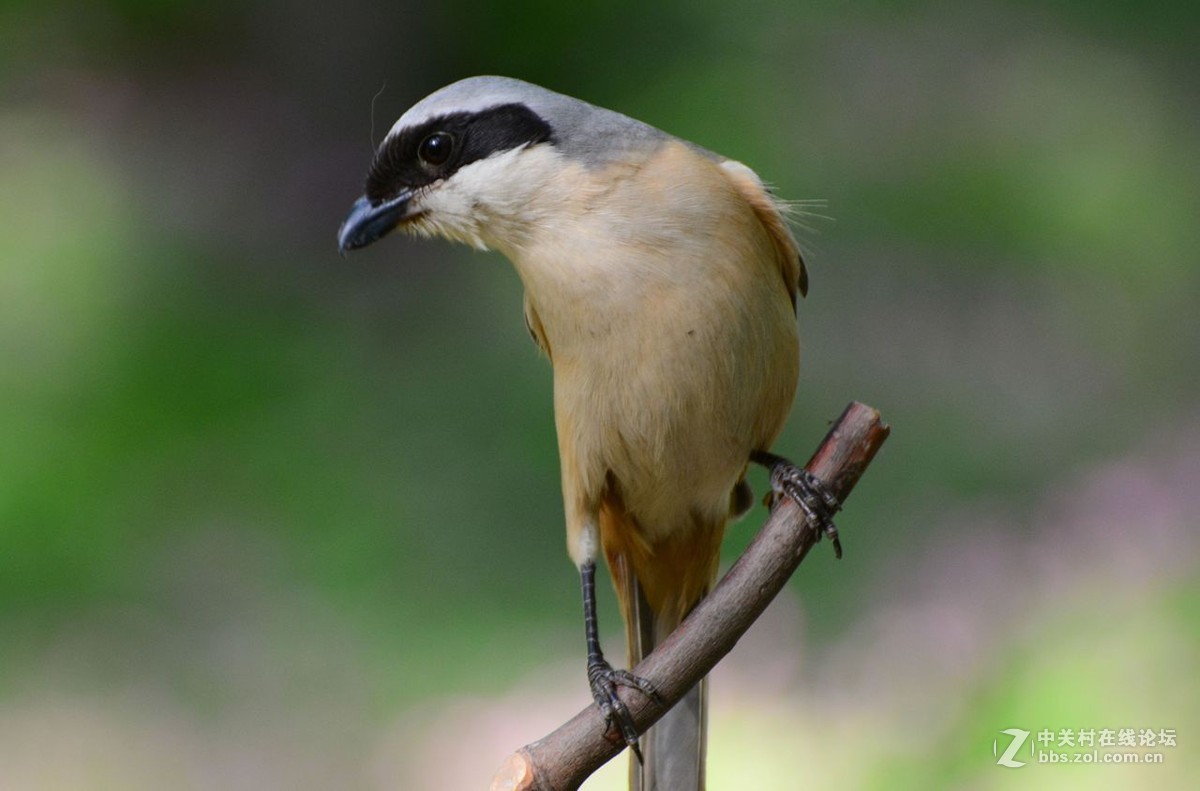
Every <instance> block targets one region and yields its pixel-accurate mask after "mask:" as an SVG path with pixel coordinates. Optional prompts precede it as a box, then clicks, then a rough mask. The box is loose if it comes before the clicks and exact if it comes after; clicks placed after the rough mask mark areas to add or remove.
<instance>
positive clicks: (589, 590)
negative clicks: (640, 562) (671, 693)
mask: <svg viewBox="0 0 1200 791" xmlns="http://www.w3.org/2000/svg"><path fill="white" fill-rule="evenodd" d="M579 581H580V584H581V585H582V587H583V627H584V632H585V634H586V636H587V675H588V684H589V685H590V686H591V688H592V698H593V699H594V700H595V701H596V705H597V706H599V707H600V713H601V714H603V715H604V720H605V722H607V723H608V726H609V727H610V728H616V729H617V730H618V731H620V733H621V738H623V739H624V740H625V744H627V745H629V749H631V750H633V754H634V755H636V756H637V759H638V763H641V762H642V751H641V750H639V749H638V734H637V729H636V728H635V727H634V725H633V717H632V716H631V715H630V714H629V709H628V708H626V707H625V704H624V703H623V702H622V701H621V698H620V697H618V695H617V687H618V686H622V687H633V688H634V689H636V690H638V691H639V692H641V693H642V694H643V695H647V696H649V697H651V698H653V699H654V700H656V701H657V700H659V697H658V693H657V692H656V691H655V690H654V686H653V685H652V684H651V683H650V682H649V681H647V680H646V679H644V678H642V677H641V676H635V675H634V674H632V673H630V672H629V671H628V670H613V666H612V665H610V664H609V663H608V660H606V659H605V658H604V654H603V653H601V651H600V629H599V627H598V626H597V625H596V563H595V561H592V560H589V561H587V562H586V563H584V564H583V565H582V566H580V568H579Z"/></svg>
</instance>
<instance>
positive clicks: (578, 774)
mask: <svg viewBox="0 0 1200 791" xmlns="http://www.w3.org/2000/svg"><path fill="white" fill-rule="evenodd" d="M889 431H890V428H889V426H888V425H887V424H886V423H884V422H883V419H882V418H881V417H880V415H879V413H878V412H877V411H875V410H874V409H872V408H871V407H869V406H866V405H864V404H860V403H858V402H857V401H855V402H852V403H851V404H850V405H849V406H848V407H846V410H845V411H844V412H843V413H842V416H841V417H840V418H838V420H837V422H835V423H834V424H833V427H832V428H831V429H830V430H829V433H828V434H827V435H826V436H825V439H824V441H823V442H822V443H821V446H820V447H819V448H818V449H817V452H816V453H814V454H813V456H812V458H811V459H809V461H808V464H807V465H805V466H806V467H807V469H808V471H809V472H811V473H813V474H814V475H816V476H817V477H818V478H820V479H821V480H822V481H824V482H825V484H826V486H828V487H829V489H830V491H832V492H833V494H834V496H835V497H837V499H838V502H839V503H840V502H844V501H845V499H846V497H847V496H848V495H849V494H850V490H851V489H853V488H854V485H855V484H856V483H858V479H859V477H860V476H861V475H862V474H863V471H864V470H866V468H867V465H868V464H870V463H871V459H872V458H874V456H875V452H876V451H878V450H879V447H880V446H881V445H882V444H883V441H884V440H885V439H887V436H888V432H889ZM820 536H821V534H820V530H819V529H817V528H815V527H814V525H812V524H811V523H809V521H808V520H807V519H806V518H805V516H804V513H803V511H801V509H800V508H799V507H798V506H797V505H796V504H795V503H794V502H792V501H791V500H789V499H786V498H784V499H783V500H781V501H780V502H779V504H778V505H777V506H776V507H775V509H774V510H773V511H772V512H771V516H770V518H769V519H768V520H767V522H766V524H765V525H763V527H762V529H761V530H759V532H758V535H757V536H755V537H754V540H753V541H752V542H751V544H750V546H749V547H747V548H746V551H745V552H744V553H743V554H742V556H741V557H740V558H738V560H737V562H736V563H734V564H733V566H732V568H730V569H729V571H728V572H727V573H726V574H725V576H724V577H723V578H722V579H721V581H720V582H719V583H717V586H716V587H715V588H714V589H713V591H712V593H710V594H709V595H708V596H707V597H706V598H705V599H704V600H703V601H701V602H700V604H699V605H698V606H697V607H696V609H695V610H693V611H692V613H691V614H690V615H689V616H688V617H687V618H686V619H685V620H684V622H683V623H682V624H680V626H679V628H678V629H676V630H675V632H674V633H673V634H671V636H670V637H668V638H667V639H666V640H665V641H664V642H663V643H662V644H661V645H660V646H659V647H658V648H656V649H655V650H654V652H653V653H652V654H650V656H648V657H646V658H645V659H644V660H642V661H641V662H639V663H638V665H637V667H635V668H633V672H634V673H635V674H637V675H639V676H642V677H643V678H646V679H649V680H650V682H651V683H653V684H654V686H655V688H656V689H657V690H658V692H659V695H660V696H661V698H662V702H661V703H655V702H654V701H653V700H651V699H649V698H647V697H645V696H644V695H642V694H640V693H638V692H636V691H631V690H629V689H626V688H624V687H621V688H619V694H620V696H621V699H622V700H623V701H624V702H625V705H626V706H628V707H629V712H630V714H631V715H632V716H633V721H634V723H635V725H636V726H637V730H638V733H644V732H645V731H646V729H648V728H649V727H650V726H651V725H653V724H654V722H655V721H657V720H658V719H659V718H660V717H662V716H663V715H664V714H666V713H667V711H669V710H670V708H671V706H672V705H674V704H675V703H676V702H677V701H678V700H679V699H680V698H682V697H683V695H684V694H685V693H686V692H687V691H688V690H689V689H691V688H692V687H693V686H695V684H696V683H697V682H699V681H700V679H702V678H703V677H704V676H706V675H707V674H708V673H709V671H711V670H712V669H713V668H714V667H715V666H716V664H717V662H719V661H720V660H721V659H722V658H723V657H724V656H725V655H726V654H728V653H729V652H730V651H731V650H732V649H733V646H734V645H735V644H736V643H737V641H738V639H739V638H740V637H741V636H742V635H743V634H745V632H746V630H747V629H749V628H750V624H752V623H754V621H755V620H757V618H758V616H759V615H761V614H762V612H763V610H765V609H766V607H767V605H768V604H769V603H770V602H771V600H772V599H774V598H775V595H776V594H778V593H779V591H780V590H781V589H782V588H783V586H784V584H785V583H786V582H787V580H788V578H789V577H791V575H792V572H794V571H795V570H796V567H797V566H799V565H800V562H801V561H802V560H804V556H805V555H807V554H808V551H809V550H810V549H812V547H813V546H814V545H815V544H816V543H817V542H818V541H819V540H820ZM624 747H625V743H624V742H623V741H622V740H621V738H620V736H619V735H617V734H615V733H612V734H610V733H607V732H606V726H605V722H604V718H603V716H602V715H601V714H600V711H599V709H598V708H596V706H595V705H590V704H589V705H588V706H587V707H586V708H584V709H583V711H581V712H579V713H578V714H576V715H575V716H574V717H573V718H572V719H570V720H569V721H568V722H566V723H564V724H563V725H561V726H560V727H559V728H558V729H557V730H555V731H554V732H553V733H551V734H549V735H548V736H545V737H544V738H542V739H539V740H538V741H535V742H532V743H530V744H527V745H526V746H524V747H522V748H521V749H520V750H518V751H517V752H515V753H513V754H512V755H510V756H509V757H508V759H507V760H506V761H505V762H504V765H503V766H501V767H500V769H499V771H498V772H497V773H496V775H495V777H493V778H492V785H491V789H492V791H568V789H575V788H578V787H579V786H580V784H581V783H583V781H584V780H586V779H587V778H588V776H590V775H591V774H592V773H593V772H594V771H596V770H597V769H598V768H600V766H601V765H603V764H604V763H605V762H606V761H608V760H609V759H611V758H612V757H613V756H615V755H616V754H617V753H619V752H620V751H621V750H622V749H624Z"/></svg>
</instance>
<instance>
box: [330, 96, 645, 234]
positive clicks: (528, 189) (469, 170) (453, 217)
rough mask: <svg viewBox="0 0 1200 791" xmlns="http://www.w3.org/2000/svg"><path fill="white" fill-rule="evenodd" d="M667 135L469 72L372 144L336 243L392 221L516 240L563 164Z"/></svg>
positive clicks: (611, 154)
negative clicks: (361, 184)
mask: <svg viewBox="0 0 1200 791" xmlns="http://www.w3.org/2000/svg"><path fill="white" fill-rule="evenodd" d="M665 139H667V135H666V134H665V133H663V132H660V131H659V130H657V129H654V128H653V127H650V126H648V125H646V124H643V123H641V122H640V121H636V120H634V119H632V118H628V117H626V116H624V115H621V114H619V113H615V112H612V111H611V110H605V109H603V108H600V107H595V106H593V105H590V104H588V103H586V102H583V101H580V100H578V99H573V98H571V97H569V96H564V95H562V94H558V93H554V92H552V91H548V90H546V89H544V88H540V87H538V86H536V85H532V84H530V83H527V82H522V81H520V80H514V79H509V78H506V77H471V78H468V79H465V80H461V81H459V82H456V83H453V84H452V85H448V86H446V87H445V88H442V89H441V90H439V91H436V92H435V93H433V94H431V95H430V96H428V97H426V98H425V99H422V100H421V101H420V102H418V103H417V104H416V105H414V106H413V107H412V108H411V109H410V110H408V112H406V113H404V115H403V116H401V117H400V120H399V121H397V122H396V124H395V125H394V126H393V127H392V129H391V131H390V132H388V135H387V137H386V138H384V140H383V142H382V143H381V144H380V145H379V148H378V149H377V150H376V152H375V158H374V161H373V162H372V163H371V168H370V171H369V173H368V175H367V182H366V188H365V190H364V192H365V194H364V195H363V196H362V197H361V198H359V199H358V201H357V202H356V203H355V204H354V207H353V208H352V209H351V211H350V215H349V216H348V217H347V218H346V221H345V222H344V223H343V224H342V227H341V229H340V230H339V231H338V247H339V248H340V249H341V250H342V251H343V252H346V251H349V250H354V249H357V248H360V247H365V246H367V245H369V244H371V243H372V242H374V241H377V240H378V239H380V238H382V237H383V236H385V235H386V234H388V233H390V232H391V231H393V230H395V229H397V228H399V229H402V230H404V231H407V232H409V233H415V234H420V235H425V236H442V237H445V238H447V239H451V240H453V241H459V242H464V243H466V244H470V245H472V246H475V247H478V248H501V249H503V248H506V247H512V246H514V245H517V244H519V240H520V238H521V237H522V235H523V234H525V233H527V232H528V231H529V230H530V229H529V226H530V225H531V224H532V223H537V222H542V221H544V220H545V213H546V212H547V211H552V209H553V206H554V205H555V202H556V197H557V196H556V195H555V192H556V190H557V191H558V192H560V193H564V194H565V193H567V192H569V191H570V189H571V187H572V180H571V179H572V176H571V174H573V173H579V172H583V171H588V170H593V169H595V168H597V167H603V166H604V165H607V164H611V163H613V162H616V161H619V160H620V159H621V158H622V156H623V155H625V154H627V153H629V152H630V151H637V150H645V149H648V148H652V147H654V146H655V145H657V144H658V143H661V142H662V141H663V140H665Z"/></svg>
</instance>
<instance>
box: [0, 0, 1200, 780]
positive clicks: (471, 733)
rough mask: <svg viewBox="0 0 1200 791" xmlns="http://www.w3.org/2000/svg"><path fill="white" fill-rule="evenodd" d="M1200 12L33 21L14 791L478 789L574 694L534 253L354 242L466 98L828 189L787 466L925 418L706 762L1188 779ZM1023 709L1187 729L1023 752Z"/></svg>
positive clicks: (0, 472) (21, 221)
mask: <svg viewBox="0 0 1200 791" xmlns="http://www.w3.org/2000/svg"><path fill="white" fill-rule="evenodd" d="M1198 9H1200V6H1198V5H1197V4H1195V3H1185V2H1178V3H1170V2H1168V3H1158V4H1152V5H1136V6H1135V5H1134V4H1129V3H1121V2H1115V1H1114V0H1107V1H1106V2H1098V3H1097V2H1090V3H1084V2H1078V1H1075V0H1072V1H1068V0H1054V1H1053V2H1049V3H1027V2H1020V1H1019V0H1011V1H1009V2H1002V1H1001V0H994V1H989V0H970V2H966V3H959V4H947V3H931V2H914V3H907V4H903V3H896V4H892V3H859V4H845V3H837V2H827V1H821V0H818V1H817V2H811V3H790V2H766V0H756V1H755V2H750V3H742V4H729V3H714V2H702V3H683V2H665V3H659V4H646V3H627V2H611V1H610V2H605V3H600V2H591V1H590V0H589V2H581V3H575V4H568V3H547V2H532V1H529V2H508V3H470V2H463V1H462V0H450V1H449V2H441V3H436V4H432V3H408V2H390V3H382V2H377V1H375V0H357V1H356V2H350V3H342V4H336V5H334V6H330V7H327V8H316V7H312V8H301V7H300V6H295V7H292V6H288V5H285V4H283V3H279V2H269V1H268V0H250V2H246V3H206V4H201V3H189V2H183V1H182V0H171V1H170V2H153V1H152V0H120V1H115V0H109V1H108V2H98V3H90V4H77V3H64V2H41V3H33V2H18V1H15V0H8V2H4V3H0V355H2V356H0V361H2V364H0V788H4V789H10V788H11V789H51V788H54V789H60V788H70V789H75V788H78V789H93V788H113V789H151V788H153V789H158V788H197V789H200V788H204V789H207V788H222V789H224V788H245V789H250V788H254V789H259V788H280V789H283V788H287V789H298V788H311V789H324V788H429V789H443V788H450V789H457V788H477V787H484V786H485V784H486V783H487V780H488V778H489V777H490V772H491V770H492V769H493V768H494V767H495V766H497V765H498V764H499V763H500V761H501V759H502V758H503V757H504V756H505V755H506V754H507V752H509V751H511V750H512V749H515V748H516V747H518V746H520V745H521V744H523V743H525V742H527V741H530V740H532V739H533V738H536V737H538V736H540V735H542V734H543V733H544V732H545V731H546V730H547V729H549V728H550V727H552V726H553V725H555V724H556V723H557V722H558V721H560V720H563V719H565V718H566V717H567V716H569V715H570V714H572V713H573V712H574V711H576V710H577V709H578V708H580V707H581V706H582V705H584V704H585V703H586V702H587V692H586V684H585V683H584V673H583V651H582V624H581V619H580V617H579V601H578V589H577V581H576V575H575V570H574V568H573V567H572V566H571V564H570V562H569V561H568V560H567V557H566V553H565V549H564V539H563V530H562V517H561V503H560V500H559V491H558V460H557V456H556V446H555V440H554V435H553V422H552V415H551V393H550V372H549V367H548V365H547V364H546V362H545V361H544V360H542V359H540V358H539V357H538V355H537V354H536V352H535V350H534V348H533V347H532V345H531V344H530V343H529V341H528V338H527V336H526V334H525V329H524V326H523V324H522V321H521V317H520V310H521V293H520V285H519V283H518V282H517V279H516V277H515V275H514V274H513V273H512V271H511V269H510V267H509V266H508V264H507V263H506V262H505V261H504V260H503V259H502V258H500V257H499V256H498V255H497V254H494V253H485V254H481V253H472V252H469V251H465V250H463V249H460V248H456V247H452V246H450V245H448V244H445V243H436V242H418V241H411V240H403V239H400V238H395V239H392V238H389V239H388V240H387V241H386V242H384V243H381V244H379V245H376V246H373V247H371V248H370V249H368V250H365V251H363V252H361V253H356V254H355V255H353V256H352V257H349V258H346V259H342V258H340V257H339V256H338V255H337V251H336V249H335V243H334V236H335V232H336V230H337V227H338V225H339V223H340V221H341V219H342V217H343V216H344V214H345V213H346V211H347V210H348V209H349V207H350V205H351V203H352V202H353V201H354V199H355V198H356V197H357V196H358V194H359V193H360V190H361V186H362V180H363V177H364V175H365V173H366V168H367V165H368V163H369V161H370V157H371V151H372V146H373V143H374V142H376V141H378V140H379V139H381V137H382V136H383V135H384V134H385V133H386V130H387V129H388V128H389V127H390V125H391V123H392V121H393V120H394V119H395V118H396V117H398V116H399V114H400V113H401V112H403V110H404V109H405V108H406V107H407V106H409V105H410V104H411V103H412V102H414V101H416V100H417V99H419V98H421V97H422V96H424V95H425V94H427V93H429V92H431V91H432V90H434V89H436V88H437V87H440V86H441V85H443V84H446V83H448V82H450V81H452V80H455V79H458V78H461V77H465V76H469V75H472V74H480V73H497V74H506V75H509V76H514V77H520V78H523V79H527V80H530V81H533V82H537V83H540V84H543V85H546V86H547V87H551V88H554V89H556V90H559V91H562V92H565V93H569V94H572V95H575V96H579V97H581V98H584V99H587V100H589V101H592V102H594V103H596V104H601V105H604V106H607V107H611V108H613V109H616V110H619V111H621V112H624V113H626V114H628V115H631V116H634V117H637V118H640V119H642V120H645V121H647V122H649V123H652V124H654V125H656V126H659V127H661V128H663V129H666V130H668V131H670V132H672V133H674V134H677V135H679V136H681V137H684V138H687V139H690V140H693V141H695V142H697V143H700V144H702V145H704V146H706V147H708V148H711V149H713V150H716V151H720V152H722V153H724V154H726V155H729V156H732V157H735V158H737V159H740V160H742V161H744V162H746V163H747V164H749V165H750V166H751V167H753V168H755V169H756V170H757V171H758V172H759V173H760V174H761V175H762V176H763V177H764V178H765V179H766V180H768V181H769V182H771V183H772V184H773V185H774V188H775V190H776V191H777V193H778V194H780V195H781V196H783V197H786V198H789V199H794V200H796V201H799V203H798V209H799V212H800V213H799V215H798V218H797V221H798V232H799V234H800V236H801V239H802V241H803V244H804V246H805V248H806V250H807V251H808V260H809V271H810V278H811V283H812V286H811V291H810V294H809V297H808V299H807V300H806V301H805V302H804V303H802V305H801V311H800V312H801V315H800V323H801V330H802V333H803V337H804V345H805V352H804V355H805V356H804V373H803V378H802V382H801V391H800V395H799V397H798V399H797V403H796V407H795V409H794V412H793V415H792V419H791V421H790V424H789V427H788V429H787V431H786V433H785V435H784V436H783V437H782V438H781V440H780V442H779V443H778V445H777V450H779V451H780V452H782V453H785V454H788V455H791V456H795V457H799V458H801V459H803V458H804V457H806V456H807V454H808V453H809V452H810V450H811V449H812V448H814V447H815V445H816V443H817V442H818V440H819V439H820V437H821V436H822V435H823V434H824V431H825V429H826V427H827V425H828V423H829V422H830V421H832V420H833V419H834V418H836V416H837V415H838V413H839V412H840V411H841V409H842V407H843V406H844V405H845V404H846V403H847V402H848V401H850V400H852V399H857V400H861V401H864V402H866V403H869V404H871V405H873V406H875V407H877V408H879V409H880V410H881V411H882V412H883V413H884V415H885V417H886V418H887V419H888V420H889V421H890V422H891V423H892V425H893V435H892V437H891V439H890V440H889V443H888V445H887V446H886V448H885V450H884V452H883V453H882V454H881V455H880V457H879V458H878V459H877V460H876V462H875V464H874V465H873V466H872V467H871V469H870V470H869V471H868V473H867V475H866V476H865V478H864V479H863V481H862V484H861V485H860V486H859V488H858V489H857V490H856V491H855V493H854V496H853V498H852V499H851V501H850V502H849V504H848V507H847V509H846V510H845V512H844V513H843V514H842V515H841V516H840V519H839V525H840V527H841V529H842V532H843V535H844V542H845V544H846V548H847V558H846V559H845V560H844V561H843V562H841V563H835V562H834V561H833V559H832V557H831V553H829V552H818V553H814V555H813V556H812V557H811V558H810V559H809V560H808V561H806V563H805V564H804V565H803V566H802V567H801V569H800V571H799V572H798V574H797V575H796V578H795V580H794V581H793V583H792V585H791V589H790V590H789V592H788V594H787V595H786V596H785V597H783V598H784V600H783V601H781V602H780V603H779V604H778V605H777V606H776V607H773V608H772V610H771V611H769V612H768V616H767V618H766V619H764V622H763V623H761V624H759V625H757V626H756V627H755V629H754V630H752V632H751V633H750V635H748V636H747V638H746V639H745V640H744V641H743V644H742V645H741V646H739V648H738V649H737V650H736V651H735V652H734V654H733V655H731V657H730V659H729V660H728V662H727V663H726V664H727V665H728V668H726V667H725V666H723V667H722V668H720V669H718V671H717V674H716V675H715V676H714V684H713V690H714V691H713V695H714V715H713V738H712V760H711V774H712V785H713V787H714V788H722V789H724V788H751V789H798V788H880V789H884V788H886V789H895V788H914V789H915V788H922V789H924V788H1007V787H1022V788H1027V787H1046V788H1075V787H1078V788H1089V789H1091V788H1134V787H1147V786H1149V785H1150V784H1151V783H1153V784H1154V786H1155V787H1159V788H1183V787H1190V784H1189V783H1188V782H1187V781H1188V780H1189V779H1190V780H1191V781H1192V782H1194V777H1195V774H1196V772H1197V770H1200V760H1198V756H1200V737H1198V736H1197V734H1200V712H1198V710H1197V707H1196V701H1197V700H1198V699H1200V696H1198V695H1197V692H1198V691H1200V690H1198V689H1197V680H1196V674H1195V668H1196V667H1197V666H1198V665H1200V584H1198V580H1200V577H1198V575H1197V571H1198V566H1200V563H1198V552H1197V550H1198V543H1200V540H1198V538H1197V530H1196V528H1197V527H1200V517H1198V516H1197V514H1198V513H1200V494H1198V493H1197V487H1196V481H1197V480H1200V412H1198V411H1197V392H1198V391H1200V365H1198V364H1197V351H1196V350H1197V348H1198V347H1200V320H1198V319H1197V312H1196V306H1195V303H1196V298H1197V296H1200V268H1198V267H1197V252H1196V251H1197V250H1200V157H1198V156H1197V152H1198V151H1200V124H1198V123H1197V119H1198V118H1200V94H1198V93H1197V91H1196V54H1197V52H1196V43H1195V42H1196V37H1197V34H1198V33H1200V10H1198ZM753 482H754V483H755V485H756V488H757V490H758V491H760V492H761V491H762V490H763V489H764V488H765V481H764V479H763V477H761V476H760V477H757V478H755V479H753ZM764 517H765V513H764V511H763V509H761V508H758V509H756V510H755V511H754V512H752V513H751V514H750V516H748V517H747V518H746V519H745V520H744V521H743V522H741V523H739V524H738V525H735V526H733V527H732V528H731V531H730V535H729V537H728V539H727V542H726V559H727V560H728V559H732V558H734V557H736V555H737V553H738V552H739V551H740V549H741V548H742V547H743V546H744V545H745V544H746V542H747V541H748V540H749V538H750V537H751V535H752V534H753V531H754V529H755V527H756V526H757V525H758V524H760V523H761V521H762V520H763V518H764ZM604 595H605V597H606V598H604V599H602V601H601V619H602V625H603V626H604V628H605V631H606V634H607V637H606V640H607V643H608V645H609V646H610V647H609V649H608V650H609V652H610V653H611V654H612V655H614V656H620V654H621V650H620V645H619V642H620V632H619V631H618V624H617V615H616V610H615V607H614V605H613V600H612V598H611V595H610V594H609V593H608V592H607V591H605V594H604ZM722 690H724V692H722ZM1013 727H1017V728H1023V729H1026V730H1031V731H1034V732H1036V731H1039V730H1042V729H1052V730H1054V729H1086V728H1093V729H1097V730H1099V729H1101V728H1114V729H1116V728H1123V727H1130V728H1152V729H1156V730H1158V729H1174V730H1176V731H1177V732H1178V746H1175V747H1165V748H1163V750H1162V752H1163V754H1164V758H1165V760H1164V762H1163V764H1162V765H1159V766H1148V765H1143V766H1054V767H1051V766H1025V767H1022V768H1019V769H1016V768H1005V767H1000V766H997V765H996V758H997V756H996V754H994V752H993V750H994V749H998V750H1000V751H1002V750H1003V749H1004V746H1005V744H1006V743H1007V742H1006V741H1004V740H1003V739H1004V738H1006V737H1001V736H1000V731H1002V730H1004V729H1006V728H1013ZM998 738H999V739H1001V741H1000V743H999V747H998V748H995V747H994V743H995V741H996V740H997V739H998ZM1026 757H1027V758H1028V756H1026ZM623 760H624V759H620V760H619V761H618V762H616V764H622V762H623ZM1034 760H1036V759H1034ZM620 770H621V766H620V765H618V766H615V767H609V768H607V769H606V770H605V774H604V776H602V777H598V778H597V780H596V781H595V782H594V783H590V784H589V785H588V786H587V787H588V788H593V789H602V788H618V787H621V781H620V774H621V771H620ZM456 772H457V774H456Z"/></svg>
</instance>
